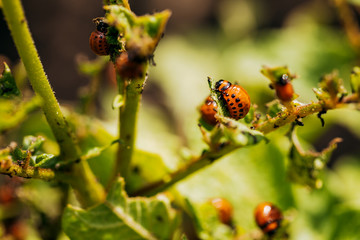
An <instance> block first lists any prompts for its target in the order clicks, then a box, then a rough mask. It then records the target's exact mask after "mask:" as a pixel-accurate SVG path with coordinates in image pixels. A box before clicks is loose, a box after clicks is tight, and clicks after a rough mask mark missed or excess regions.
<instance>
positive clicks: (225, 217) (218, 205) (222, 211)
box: [211, 198, 233, 225]
mask: <svg viewBox="0 0 360 240" xmlns="http://www.w3.org/2000/svg"><path fill="white" fill-rule="evenodd" d="M211 204H212V205H213V206H214V207H215V209H216V211H217V213H218V216H219V220H220V222H222V223H224V224H227V225H231V221H232V217H233V208H232V206H231V203H230V202H229V201H227V200H226V199H224V198H214V199H212V200H211Z"/></svg>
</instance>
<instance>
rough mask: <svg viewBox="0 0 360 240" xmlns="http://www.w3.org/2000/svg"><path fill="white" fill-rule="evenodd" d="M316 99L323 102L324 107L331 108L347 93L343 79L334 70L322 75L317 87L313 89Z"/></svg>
mask: <svg viewBox="0 0 360 240" xmlns="http://www.w3.org/2000/svg"><path fill="white" fill-rule="evenodd" d="M313 91H314V92H315V95H316V97H317V99H319V100H320V101H322V102H323V103H324V107H325V108H328V109H332V108H335V107H336V104H338V103H339V102H340V101H341V99H342V98H343V97H344V96H346V95H347V91H346V89H345V87H344V84H343V81H342V79H341V78H339V76H338V73H337V72H336V71H334V72H332V73H330V74H327V75H325V76H323V77H322V78H321V80H320V82H319V88H316V89H313Z"/></svg>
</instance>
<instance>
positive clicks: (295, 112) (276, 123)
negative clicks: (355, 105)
mask: <svg viewBox="0 0 360 240" xmlns="http://www.w3.org/2000/svg"><path fill="white" fill-rule="evenodd" d="M323 109H324V107H323V105H322V104H321V103H320V102H316V103H310V104H307V105H300V106H294V108H292V109H291V111H290V110H289V109H288V108H287V109H286V110H285V111H283V112H280V113H279V114H278V116H276V117H274V118H270V119H268V120H266V121H264V122H262V123H260V124H258V125H255V126H254V127H255V129H256V130H258V131H260V132H262V133H264V134H267V133H270V132H272V131H274V130H276V129H277V128H279V127H282V126H284V125H286V124H288V123H292V122H294V121H295V120H296V119H299V118H303V117H306V116H308V115H311V114H314V113H317V112H321V111H322V110H323Z"/></svg>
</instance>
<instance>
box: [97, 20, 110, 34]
mask: <svg viewBox="0 0 360 240" xmlns="http://www.w3.org/2000/svg"><path fill="white" fill-rule="evenodd" d="M108 27H109V25H108V24H107V23H104V22H103V21H99V23H98V24H97V25H96V30H98V31H99V32H102V33H106V32H107V29H108Z"/></svg>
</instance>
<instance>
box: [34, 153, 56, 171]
mask: <svg viewBox="0 0 360 240" xmlns="http://www.w3.org/2000/svg"><path fill="white" fill-rule="evenodd" d="M31 159H32V160H33V165H34V167H41V168H54V167H55V165H56V164H57V163H58V162H59V160H58V158H57V157H56V156H55V155H53V154H48V153H43V154H38V155H35V156H32V157H31Z"/></svg>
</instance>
